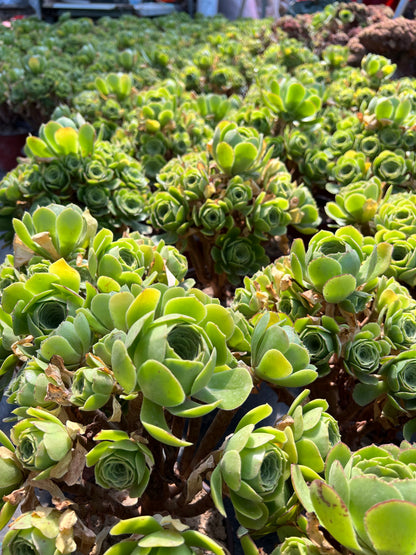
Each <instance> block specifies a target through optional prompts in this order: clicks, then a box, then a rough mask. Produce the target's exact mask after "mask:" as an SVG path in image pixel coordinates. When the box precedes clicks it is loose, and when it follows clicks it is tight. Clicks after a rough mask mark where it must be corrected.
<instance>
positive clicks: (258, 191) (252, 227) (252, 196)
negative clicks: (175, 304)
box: [150, 121, 320, 283]
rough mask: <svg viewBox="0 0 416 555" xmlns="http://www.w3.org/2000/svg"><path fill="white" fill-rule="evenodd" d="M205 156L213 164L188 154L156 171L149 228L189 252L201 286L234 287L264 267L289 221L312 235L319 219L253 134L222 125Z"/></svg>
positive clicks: (302, 191)
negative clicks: (270, 245)
mask: <svg viewBox="0 0 416 555" xmlns="http://www.w3.org/2000/svg"><path fill="white" fill-rule="evenodd" d="M209 153H210V154H211V157H212V160H209V159H208V156H206V155H204V154H201V155H196V154H190V155H187V156H185V157H183V158H182V159H181V160H175V161H172V162H171V163H170V164H168V165H167V166H166V167H165V168H164V170H163V171H162V172H160V173H159V176H158V190H157V191H156V192H155V193H154V194H153V195H152V197H151V201H150V211H151V216H150V223H151V224H152V226H153V228H154V229H156V230H160V231H163V232H165V237H166V238H167V239H168V240H169V241H176V244H177V245H178V246H181V247H182V249H183V250H184V251H185V252H187V253H188V254H189V255H190V259H191V261H192V263H193V264H194V266H195V268H196V271H197V275H198V278H199V279H200V280H201V281H203V282H204V281H206V278H207V276H209V279H210V280H211V281H213V280H215V277H214V276H215V273H216V274H225V275H226V276H227V278H228V280H229V281H231V282H232V283H238V282H239V280H240V279H241V277H242V276H243V275H245V274H246V273H253V272H255V271H256V270H257V269H258V268H259V267H260V266H261V265H263V264H266V263H267V261H268V258H267V256H266V253H265V251H264V248H263V246H262V245H263V243H264V242H265V241H266V240H268V239H269V238H273V237H276V236H282V235H285V234H286V231H287V226H288V225H289V224H292V225H293V226H294V227H295V228H296V229H298V230H299V231H302V232H304V233H313V231H314V230H315V229H316V226H317V225H318V223H319V221H320V220H319V214H318V210H317V207H316V204H315V202H314V200H313V198H312V196H311V195H310V192H309V191H308V189H306V188H305V187H297V186H296V184H295V183H293V182H292V180H291V177H290V174H289V173H288V171H287V169H286V167H285V165H284V164H283V163H282V162H280V161H279V160H275V159H270V156H271V150H270V149H267V145H266V143H265V142H264V140H263V136H262V135H261V134H259V132H258V131H257V130H256V129H254V128H249V127H239V126H238V125H237V124H236V123H233V122H227V121H223V122H222V123H220V124H219V125H218V126H217V127H216V129H215V132H214V136H213V139H212V143H210V144H209ZM198 253H199V254H198ZM201 253H202V257H201ZM211 257H212V259H213V262H214V263H215V273H214V269H213V268H212V266H213V264H212V263H211V264H210V262H209V260H210V258H211ZM204 274H205V277H204Z"/></svg>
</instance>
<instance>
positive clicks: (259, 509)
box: [210, 405, 298, 534]
mask: <svg viewBox="0 0 416 555" xmlns="http://www.w3.org/2000/svg"><path fill="white" fill-rule="evenodd" d="M270 413H271V407H270V406H269V405H259V406H258V407H256V408H254V409H252V410H251V411H249V412H248V413H247V414H246V415H245V416H243V418H242V419H241V420H240V422H239V423H238V425H237V427H236V429H235V431H234V433H233V435H231V436H230V437H229V438H228V440H227V441H226V443H225V444H224V446H223V447H222V448H221V449H220V450H219V452H218V453H217V457H218V458H219V460H218V464H217V466H216V467H215V469H214V471H213V472H212V474H211V478H210V485H211V495H212V498H213V500H214V503H215V505H216V507H217V509H218V510H219V511H220V513H221V514H223V515H224V516H225V515H226V513H225V508H224V502H223V488H225V491H226V492H227V495H228V496H229V497H230V499H231V502H232V504H233V508H234V511H235V513H236V517H237V520H238V521H239V523H240V524H241V525H242V526H244V527H245V528H247V529H251V530H256V531H258V532H259V533H266V534H267V533H268V532H270V531H273V530H275V529H276V528H277V527H278V526H279V525H281V524H284V523H285V522H288V521H290V520H291V519H292V518H295V517H296V515H297V510H298V505H297V500H296V496H294V495H293V492H291V489H290V486H289V483H288V479H289V477H290V462H289V455H288V454H287V453H286V452H285V451H284V450H283V446H284V444H285V443H286V436H285V434H284V432H283V431H281V430H277V429H276V428H273V427H272V426H262V427H260V428H257V429H254V428H255V425H256V424H257V423H258V422H259V421H260V420H262V419H264V418H266V417H267V416H268V415H270Z"/></svg>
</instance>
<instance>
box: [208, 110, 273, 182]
mask: <svg viewBox="0 0 416 555" xmlns="http://www.w3.org/2000/svg"><path fill="white" fill-rule="evenodd" d="M208 148H209V151H210V153H211V155H212V157H213V158H214V160H215V162H216V163H217V165H218V167H219V168H220V169H221V171H222V172H224V173H225V174H226V175H228V176H234V175H244V174H250V173H256V172H257V171H259V170H260V169H261V168H263V167H264V166H265V165H266V162H267V161H268V160H269V159H270V157H271V154H272V152H271V150H269V151H268V152H266V144H265V142H264V140H263V135H261V134H259V133H258V131H257V130H256V129H254V128H253V127H239V126H238V125H237V123H235V122H229V121H222V122H221V123H219V124H218V125H217V127H216V129H215V132H214V137H213V139H212V144H210V145H209V147H208Z"/></svg>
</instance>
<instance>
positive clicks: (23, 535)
mask: <svg viewBox="0 0 416 555" xmlns="http://www.w3.org/2000/svg"><path fill="white" fill-rule="evenodd" d="M76 521H77V516H76V514H75V512H74V511H73V510H71V509H67V510H66V511H62V512H60V511H58V510H56V509H52V508H51V507H41V506H39V507H37V508H36V509H35V510H34V511H29V512H27V513H23V514H22V515H20V516H18V517H17V518H16V520H14V522H13V523H12V525H11V529H10V531H9V532H7V534H6V535H5V537H4V542H3V553H5V554H7V555H15V554H18V553H25V552H29V553H35V554H36V555H40V554H41V553H42V554H43V553H44V554H45V555H53V554H57V555H60V554H62V555H64V554H67V553H73V552H74V551H75V550H76V543H75V541H74V539H73V529H72V527H73V526H74V524H75V523H76Z"/></svg>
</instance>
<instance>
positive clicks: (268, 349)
mask: <svg viewBox="0 0 416 555" xmlns="http://www.w3.org/2000/svg"><path fill="white" fill-rule="evenodd" d="M272 322H273V319H272V314H271V313H266V314H264V315H263V316H262V317H261V319H260V320H259V321H258V322H257V324H256V325H255V327H254V330H253V335H252V338H251V364H252V368H253V372H254V375H255V377H256V378H257V379H260V380H265V381H266V382H269V383H272V384H273V385H276V386H279V387H300V386H305V385H307V384H309V383H311V382H312V381H314V380H315V379H316V377H317V375H318V374H317V372H316V370H315V366H314V365H312V364H310V360H309V353H308V351H307V349H306V348H305V346H304V345H303V344H302V341H301V339H300V338H299V337H298V336H297V334H296V332H295V331H294V330H293V328H291V327H290V326H288V325H281V323H279V322H276V323H272Z"/></svg>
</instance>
